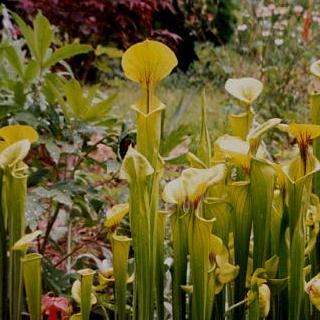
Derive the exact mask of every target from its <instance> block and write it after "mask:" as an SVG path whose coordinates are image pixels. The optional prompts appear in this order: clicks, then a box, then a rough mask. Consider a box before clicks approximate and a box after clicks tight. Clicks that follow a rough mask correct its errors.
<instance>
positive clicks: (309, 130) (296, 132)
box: [287, 123, 320, 143]
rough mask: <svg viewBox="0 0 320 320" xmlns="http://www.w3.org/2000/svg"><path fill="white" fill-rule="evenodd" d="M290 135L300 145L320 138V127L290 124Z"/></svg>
mask: <svg viewBox="0 0 320 320" xmlns="http://www.w3.org/2000/svg"><path fill="white" fill-rule="evenodd" d="M287 129H288V133H289V134H291V135H292V136H294V137H295V138H296V139H297V141H298V143H299V142H308V141H310V140H313V139H315V138H317V137H319V136H320V126H319V125H315V124H297V123H292V124H289V125H288V127H287Z"/></svg>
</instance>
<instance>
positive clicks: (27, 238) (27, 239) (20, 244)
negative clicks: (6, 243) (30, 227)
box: [13, 230, 42, 250]
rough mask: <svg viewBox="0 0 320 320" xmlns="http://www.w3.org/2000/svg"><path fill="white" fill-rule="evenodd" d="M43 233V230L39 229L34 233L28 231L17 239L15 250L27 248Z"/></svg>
mask: <svg viewBox="0 0 320 320" xmlns="http://www.w3.org/2000/svg"><path fill="white" fill-rule="evenodd" d="M41 234H42V231H40V230H37V231H35V232H32V233H28V234H26V235H24V236H23V237H22V238H21V239H20V240H19V241H17V242H16V243H15V244H14V246H13V250H27V249H28V247H29V245H30V243H31V242H32V241H33V240H35V239H36V238H37V237H39V236H40V235H41Z"/></svg>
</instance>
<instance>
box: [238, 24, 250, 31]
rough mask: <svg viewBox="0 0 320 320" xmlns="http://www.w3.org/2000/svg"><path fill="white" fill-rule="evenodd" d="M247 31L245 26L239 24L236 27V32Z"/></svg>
mask: <svg viewBox="0 0 320 320" xmlns="http://www.w3.org/2000/svg"><path fill="white" fill-rule="evenodd" d="M247 29H248V26H247V25H246V24H240V25H238V27H237V30H238V31H240V32H243V31H246V30H247Z"/></svg>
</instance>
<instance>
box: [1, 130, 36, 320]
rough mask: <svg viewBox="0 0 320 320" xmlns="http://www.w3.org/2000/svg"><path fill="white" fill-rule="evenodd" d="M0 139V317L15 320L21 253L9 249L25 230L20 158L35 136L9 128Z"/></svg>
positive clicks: (19, 299) (19, 298)
mask: <svg viewBox="0 0 320 320" xmlns="http://www.w3.org/2000/svg"><path fill="white" fill-rule="evenodd" d="M0 138H1V141H0V169H1V170H0V171H1V180H0V186H1V211H0V246H1V248H0V250H1V254H0V268H1V270H0V274H1V277H2V279H1V281H0V312H1V314H0V317H3V319H8V318H9V317H10V319H12V320H16V319H20V316H21V306H22V269H21V261H20V259H21V257H22V253H21V251H19V250H18V251H16V250H13V246H14V244H15V243H16V242H17V241H18V240H20V238H21V237H22V236H23V235H24V230H25V206H26V196H27V173H26V170H27V165H26V164H25V163H24V162H23V159H24V158H25V157H26V156H27V154H28V152H29V149H30V145H31V143H33V142H35V141H36V140H37V139H38V134H37V132H36V131H35V130H34V129H32V128H31V127H28V126H22V125H12V126H7V127H3V128H1V129H0ZM7 301H9V308H7Z"/></svg>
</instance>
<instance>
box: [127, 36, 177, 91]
mask: <svg viewBox="0 0 320 320" xmlns="http://www.w3.org/2000/svg"><path fill="white" fill-rule="evenodd" d="M177 63H178V61H177V58H176V56H175V54H174V52H173V51H172V50H171V49H170V48H169V47H167V46H166V45H164V44H163V43H161V42H158V41H154V40H145V41H143V42H139V43H137V44H134V45H133V46H131V47H130V48H129V49H128V50H127V51H126V52H125V53H124V54H123V56H122V62H121V64H122V68H123V70H124V73H125V75H126V76H127V77H128V78H129V79H130V80H132V81H135V82H138V83H140V84H141V86H142V87H144V88H147V87H149V86H150V87H152V88H154V86H155V85H156V83H157V82H159V81H160V80H162V79H163V78H165V77H166V76H168V75H169V74H170V72H171V71H172V69H173V68H174V67H175V66H176V65H177Z"/></svg>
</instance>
